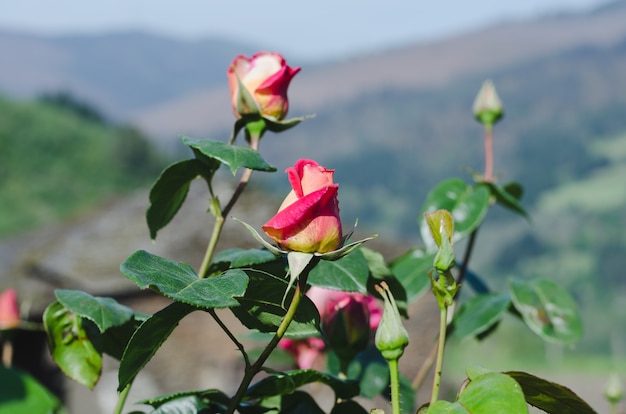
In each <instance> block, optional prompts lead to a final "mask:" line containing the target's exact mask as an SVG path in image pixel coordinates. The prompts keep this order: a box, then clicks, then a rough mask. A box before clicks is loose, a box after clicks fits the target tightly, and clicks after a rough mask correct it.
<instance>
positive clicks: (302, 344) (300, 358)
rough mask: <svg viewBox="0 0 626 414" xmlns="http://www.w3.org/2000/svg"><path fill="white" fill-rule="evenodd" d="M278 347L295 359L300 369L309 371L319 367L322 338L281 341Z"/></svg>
mask: <svg viewBox="0 0 626 414" xmlns="http://www.w3.org/2000/svg"><path fill="white" fill-rule="evenodd" d="M278 346H279V347H280V348H282V349H284V350H285V351H287V352H288V353H289V354H291V356H293V357H294V358H295V359H296V364H297V365H298V368H300V369H309V368H313V367H314V366H319V364H318V363H317V360H318V358H319V357H320V356H321V355H323V354H324V347H325V345H324V340H323V339H322V338H315V337H312V338H306V339H287V338H286V339H281V341H280V342H279V343H278Z"/></svg>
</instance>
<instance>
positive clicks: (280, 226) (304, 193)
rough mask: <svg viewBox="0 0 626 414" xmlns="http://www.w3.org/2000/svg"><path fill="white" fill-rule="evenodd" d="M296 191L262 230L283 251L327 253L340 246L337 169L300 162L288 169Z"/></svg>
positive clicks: (288, 196)
mask: <svg viewBox="0 0 626 414" xmlns="http://www.w3.org/2000/svg"><path fill="white" fill-rule="evenodd" d="M287 174H288V176H289V182H290V183H291V187H292V191H291V192H290V193H289V194H288V195H287V197H286V198H285V200H284V201H283V203H282V205H281V206H280V208H279V210H278V213H277V214H276V215H275V216H274V217H272V218H271V219H270V220H269V221H268V222H267V223H265V224H264V225H263V226H262V228H263V231H264V232H265V233H266V234H267V235H268V236H269V237H271V238H272V239H273V240H274V241H275V242H276V244H278V246H279V247H280V248H282V249H285V250H290V251H296V252H304V253H313V252H317V253H327V252H330V251H333V250H335V249H337V248H338V247H340V244H341V241H342V231H341V220H340V219H339V201H338V200H337V193H338V189H339V186H338V185H337V184H334V183H333V174H334V170H329V169H327V168H325V167H322V166H321V165H319V164H318V163H316V162H315V161H313V160H305V159H302V160H299V161H297V162H296V164H295V165H294V166H293V167H291V168H288V169H287Z"/></svg>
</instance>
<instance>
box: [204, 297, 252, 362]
mask: <svg viewBox="0 0 626 414" xmlns="http://www.w3.org/2000/svg"><path fill="white" fill-rule="evenodd" d="M208 312H209V314H210V315H211V317H213V319H214V320H215V322H217V324H218V325H219V326H220V328H222V330H223V331H224V332H225V333H226V335H227V336H228V337H229V338H230V340H231V341H232V342H233V343H234V344H235V346H236V347H237V349H239V352H241V355H242V356H243V359H244V362H245V364H246V367H249V366H250V359H249V358H248V354H247V353H246V350H245V348H244V346H243V344H242V343H241V342H239V341H238V340H237V338H236V337H235V335H233V333H232V332H231V331H230V329H228V326H226V324H225V323H224V322H222V320H221V319H220V317H219V316H217V313H216V312H215V309H214V308H211V309H209V310H208Z"/></svg>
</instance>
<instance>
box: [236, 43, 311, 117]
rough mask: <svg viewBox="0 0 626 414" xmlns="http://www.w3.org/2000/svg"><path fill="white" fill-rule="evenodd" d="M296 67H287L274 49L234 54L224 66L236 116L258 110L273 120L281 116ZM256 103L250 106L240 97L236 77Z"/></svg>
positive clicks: (287, 102)
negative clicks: (229, 62) (245, 54)
mask: <svg viewBox="0 0 626 414" xmlns="http://www.w3.org/2000/svg"><path fill="white" fill-rule="evenodd" d="M298 72H300V68H299V67H297V68H291V67H289V66H288V65H287V62H286V61H285V59H284V58H283V57H282V56H281V55H280V54H278V53H268V52H259V53H256V54H255V55H254V56H252V58H248V57H247V56H244V55H239V56H237V57H236V58H235V59H234V60H233V63H232V64H231V65H230V67H229V69H228V85H229V86H230V94H231V103H232V106H233V111H234V113H235V116H237V118H240V117H241V116H243V115H247V114H253V113H258V112H260V113H261V114H262V115H264V116H268V117H272V118H273V119H275V120H281V119H284V118H285V116H286V115H287V111H288V109H289V101H288V99H287V88H288V87H289V83H290V82H291V79H292V78H293V77H294V76H295V75H296V74H297V73H298ZM238 80H239V81H241V84H242V85H243V86H244V87H245V88H246V90H247V91H248V93H249V95H250V96H252V98H253V99H254V102H255V103H256V106H257V107H256V108H250V107H248V106H247V104H246V100H245V99H243V97H242V95H241V93H242V91H240V89H239V81H238Z"/></svg>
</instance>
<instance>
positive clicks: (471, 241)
mask: <svg viewBox="0 0 626 414" xmlns="http://www.w3.org/2000/svg"><path fill="white" fill-rule="evenodd" d="M479 228H480V227H476V228H475V229H474V231H472V232H471V233H470V236H469V240H468V241H467V247H466V248H465V255H464V256H463V263H461V268H460V269H459V276H458V278H457V280H456V283H457V285H459V290H458V291H457V292H456V295H455V298H456V297H458V296H459V292H460V291H461V288H462V286H463V281H464V280H465V276H466V275H467V268H468V266H469V261H470V259H471V257H472V252H473V251H474V243H476V236H477V235H478V229H479Z"/></svg>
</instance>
